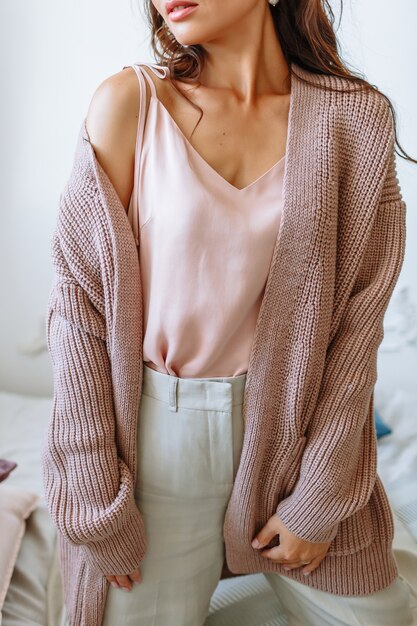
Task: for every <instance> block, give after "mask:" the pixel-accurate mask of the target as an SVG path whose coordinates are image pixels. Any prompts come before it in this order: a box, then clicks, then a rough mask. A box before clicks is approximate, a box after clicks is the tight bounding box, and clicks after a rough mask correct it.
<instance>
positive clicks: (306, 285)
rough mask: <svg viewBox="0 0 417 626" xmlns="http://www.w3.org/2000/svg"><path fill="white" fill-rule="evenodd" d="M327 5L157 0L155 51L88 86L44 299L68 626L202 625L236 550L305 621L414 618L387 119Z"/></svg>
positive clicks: (286, 0)
mask: <svg viewBox="0 0 417 626" xmlns="http://www.w3.org/2000/svg"><path fill="white" fill-rule="evenodd" d="M181 7H182V8H181ZM324 8H329V7H328V6H327V3H323V4H322V3H321V2H320V1H319V0H281V2H280V3H277V2H272V0H270V2H267V0H240V2H225V0H198V2H193V3H190V2H188V1H186V0H180V2H179V1H171V2H168V3H164V2H162V0H153V2H152V4H151V3H149V5H148V6H147V9H148V16H149V19H150V24H151V29H152V35H153V39H152V41H153V46H154V52H155V53H156V55H157V57H158V59H159V61H161V63H160V64H150V63H148V64H146V63H139V64H134V65H133V66H129V67H127V66H126V67H125V68H123V70H121V71H120V72H119V73H117V74H115V75H114V76H111V77H110V78H108V79H106V80H105V81H104V82H103V83H102V84H101V85H100V87H99V88H98V89H97V91H96V93H95V94H94V96H93V99H92V102H91V104H90V107H89V111H88V114H87V117H86V119H85V121H84V123H83V127H82V129H81V132H80V140H79V143H78V145H77V151H76V158H75V163H74V167H73V171H72V174H71V177H70V180H69V182H68V184H67V187H66V189H65V190H64V193H63V194H62V196H61V198H60V212H59V216H58V223H57V228H56V231H55V234H54V238H53V246H52V252H53V260H54V264H55V268H56V280H55V284H54V287H53V289H52V292H51V297H50V301H49V304H48V322H47V333H48V347H49V350H50V353H51V356H52V362H53V367H54V376H55V378H54V381H55V402H54V409H53V414H52V416H51V423H50V428H49V429H48V435H47V438H46V441H45V447H44V457H43V467H44V479H45V492H46V497H47V502H48V506H49V510H50V512H51V515H52V517H53V519H54V521H55V522H56V524H57V527H58V531H59V533H58V538H59V541H60V556H61V567H62V574H63V583H64V591H65V600H66V608H67V613H68V619H69V622H70V624H71V626H74V625H78V624H80V625H81V624H86V625H88V626H94V625H95V624H97V625H98V624H103V625H105V626H110V625H114V624H124V625H127V624H129V625H132V626H133V624H134V625H135V626H148V625H149V626H150V625H151V624H152V625H156V624H158V625H168V624H169V626H198V625H200V624H201V625H202V624H203V623H204V621H205V618H206V616H207V613H208V608H209V603H210V597H211V595H212V593H213V591H214V589H215V587H216V585H217V583H218V581H219V580H220V578H221V577H224V576H225V575H227V574H230V572H231V573H232V574H233V573H235V574H244V573H249V572H264V574H265V576H266V577H267V580H268V581H269V583H270V584H271V586H272V588H273V589H274V591H275V592H276V594H277V597H278V599H279V601H280V602H281V604H282V607H283V611H284V612H285V614H286V615H287V617H288V621H289V623H290V624H291V625H296V624H297V625H298V624H303V625H318V624H320V625H323V624H329V625H332V626H334V625H336V624H339V625H342V624H343V625H344V626H347V625H353V624H355V625H356V624H364V625H365V624H366V625H367V626H369V625H371V624H375V625H376V624H378V626H382V625H383V624H387V625H388V624H389V625H390V626H394V624H395V626H406V625H408V624H412V615H411V609H410V606H409V605H410V594H409V588H408V586H407V583H406V581H405V580H403V579H402V577H401V576H400V575H399V572H398V568H397V565H396V562H395V558H394V555H393V553H392V538H393V518H392V513H391V509H390V506H389V502H388V499H387V497H386V493H385V491H384V488H383V486H382V484H381V481H380V479H379V477H378V475H377V473H376V458H377V457H376V454H377V451H376V436H375V430H374V424H373V389H374V385H375V381H376V355H377V349H378V346H379V344H380V341H381V339H382V335H383V332H382V322H383V317H384V313H385V310H386V308H387V306H388V302H389V299H390V296H391V293H392V290H393V288H394V285H395V282H396V280H397V277H398V274H399V272H400V269H401V266H402V261H403V255H404V246H405V208H406V207H405V203H404V201H403V199H402V196H401V192H400V188H399V185H398V179H397V177H396V170H395V161H394V137H395V134H394V132H393V131H394V128H395V127H394V126H393V117H392V115H391V112H390V107H389V106H388V104H387V100H386V99H385V98H384V97H383V96H382V94H380V93H379V92H378V91H377V90H376V88H373V87H372V88H371V86H370V85H369V84H368V83H367V82H366V81H365V80H363V79H360V78H358V77H354V76H353V75H351V74H350V73H349V72H348V70H347V69H346V68H345V67H344V66H343V64H342V62H341V60H340V59H339V57H338V54H337V47H336V40H335V35H334V32H333V29H332V23H331V21H330V20H329V18H328V17H327V15H326V13H325V10H324ZM157 44H159V45H160V46H161V48H162V52H159V51H158V45H157ZM197 81H198V82H197ZM199 109H200V110H201V111H202V112H204V115H203V116H202V117H201V119H200V120H197V119H196V117H195V110H199ZM145 120H146V125H145ZM196 121H198V124H195V122H196ZM408 158H409V160H412V161H413V162H416V161H414V160H413V159H411V158H410V157H408ZM132 234H133V235H134V237H133V236H132ZM134 243H136V246H137V248H136V247H135V246H134ZM138 261H139V262H138ZM222 568H224V569H222ZM228 570H229V571H228ZM109 583H110V584H111V586H109ZM134 583H137V584H134ZM124 590H126V591H128V594H125V593H124V592H123V591H124Z"/></svg>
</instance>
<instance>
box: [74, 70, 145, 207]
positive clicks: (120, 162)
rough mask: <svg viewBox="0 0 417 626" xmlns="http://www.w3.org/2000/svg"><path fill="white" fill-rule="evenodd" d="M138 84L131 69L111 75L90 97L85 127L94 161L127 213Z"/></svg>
mask: <svg viewBox="0 0 417 626" xmlns="http://www.w3.org/2000/svg"><path fill="white" fill-rule="evenodd" d="M138 112H139V81H138V79H137V76H136V74H135V71H134V70H133V68H131V67H126V68H125V69H124V70H121V71H120V72H117V73H116V74H112V75H111V76H109V77H108V78H106V79H105V80H103V81H102V82H101V83H100V84H99V85H98V86H97V88H96V90H95V91H94V93H93V96H92V98H91V101H90V104H89V107H88V111H87V116H86V127H87V131H88V134H89V136H90V139H91V143H92V145H93V148H94V151H95V153H96V156H97V160H98V161H99V163H100V165H101V166H102V167H103V169H104V171H105V172H106V174H107V176H108V177H109V179H110V182H111V183H112V184H113V186H114V188H115V190H116V192H117V194H118V196H119V198H120V200H121V202H122V204H123V206H124V207H125V209H126V210H127V207H128V205H129V200H130V196H131V193H132V189H133V170H134V159H135V144H136V133H137V124H138Z"/></svg>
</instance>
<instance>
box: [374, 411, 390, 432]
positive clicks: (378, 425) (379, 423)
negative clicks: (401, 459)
mask: <svg viewBox="0 0 417 626" xmlns="http://www.w3.org/2000/svg"><path fill="white" fill-rule="evenodd" d="M374 421H375V430H376V436H377V439H380V438H381V437H384V436H385V435H389V434H390V433H392V430H391V428H390V427H389V426H387V424H385V422H384V421H383V420H382V418H381V416H380V415H379V413H378V412H377V411H376V409H374Z"/></svg>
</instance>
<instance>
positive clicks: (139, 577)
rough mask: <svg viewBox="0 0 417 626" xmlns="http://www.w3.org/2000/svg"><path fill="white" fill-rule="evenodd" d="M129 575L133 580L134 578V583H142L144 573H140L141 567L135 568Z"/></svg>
mask: <svg viewBox="0 0 417 626" xmlns="http://www.w3.org/2000/svg"><path fill="white" fill-rule="evenodd" d="M129 577H130V578H131V580H133V582H134V583H137V584H139V583H141V582H142V574H141V573H140V570H139V569H135V570H133V572H130V574H129Z"/></svg>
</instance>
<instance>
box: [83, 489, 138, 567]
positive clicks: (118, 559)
mask: <svg viewBox="0 0 417 626" xmlns="http://www.w3.org/2000/svg"><path fill="white" fill-rule="evenodd" d="M146 547H147V543H146V537H145V527H144V522H143V518H142V515H141V514H140V512H139V510H138V508H137V506H136V503H135V502H134V501H133V502H132V503H131V505H130V509H129V511H128V512H127V516H126V517H125V520H124V523H123V525H122V526H121V527H119V528H118V530H117V532H116V533H114V534H112V535H109V536H107V537H106V538H105V539H101V540H99V541H94V542H93V541H92V542H90V543H86V544H83V545H82V546H81V548H82V550H83V552H84V554H85V558H86V559H87V561H88V562H89V563H90V565H91V566H92V567H93V568H95V569H98V570H99V571H100V572H101V573H102V574H103V576H111V575H113V576H114V575H117V576H118V575H128V574H130V573H131V572H133V570H135V569H137V568H138V567H139V566H140V562H141V561H142V559H143V557H144V555H145V551H146Z"/></svg>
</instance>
